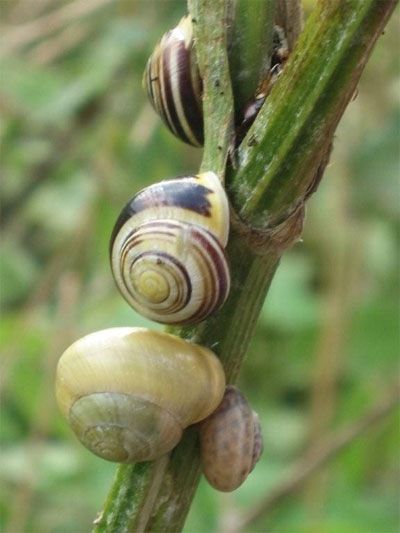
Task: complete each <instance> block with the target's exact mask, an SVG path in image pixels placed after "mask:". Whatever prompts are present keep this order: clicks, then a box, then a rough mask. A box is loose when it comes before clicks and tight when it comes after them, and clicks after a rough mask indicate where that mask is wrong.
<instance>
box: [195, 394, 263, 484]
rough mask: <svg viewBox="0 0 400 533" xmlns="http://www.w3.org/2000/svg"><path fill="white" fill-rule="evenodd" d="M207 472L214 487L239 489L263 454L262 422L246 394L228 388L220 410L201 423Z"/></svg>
mask: <svg viewBox="0 0 400 533" xmlns="http://www.w3.org/2000/svg"><path fill="white" fill-rule="evenodd" d="M199 427H200V429H199V434H200V447H201V461H202V467H203V472H204V474H205V476H206V478H207V480H208V482H209V483H210V485H212V486H213V487H214V488H216V489H217V490H220V491H223V492H230V491H233V490H235V489H237V488H238V487H239V486H240V485H241V484H242V483H243V482H244V480H245V479H246V478H247V476H248V474H249V473H250V472H251V471H252V470H253V468H254V466H255V464H256V463H257V461H258V459H259V458H260V455H261V453H262V451H263V444H262V436H261V428H260V422H259V418H258V415H257V413H255V412H254V411H253V410H252V409H251V407H250V405H249V403H248V401H247V400H246V398H245V397H244V395H243V394H242V393H241V392H240V391H239V390H238V389H237V388H236V387H233V386H229V387H227V388H226V392H225V395H224V397H223V399H222V401H221V403H220V404H219V406H218V407H217V409H216V410H215V411H214V412H213V413H212V414H211V415H210V416H209V417H207V418H206V419H205V420H203V421H202V422H201V423H200V424H199Z"/></svg>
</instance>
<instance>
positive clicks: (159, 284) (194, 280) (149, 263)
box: [110, 172, 230, 324]
mask: <svg viewBox="0 0 400 533" xmlns="http://www.w3.org/2000/svg"><path fill="white" fill-rule="evenodd" d="M228 231H229V208H228V200H227V197H226V193H225V191H224V189H223V187H222V185H221V183H220V181H219V179H218V177H217V175H216V174H214V173H213V172H204V173H202V174H199V175H197V176H185V177H182V178H180V179H175V180H167V181H161V182H159V183H156V184H154V185H151V186H150V187H146V188H145V189H143V190H142V191H141V192H139V193H138V194H137V195H136V196H134V197H133V198H132V200H131V201H130V202H129V203H128V204H127V205H126V206H125V208H124V209H123V211H122V213H121V215H120V216H119V218H118V220H117V222H116V224H115V227H114V230H113V233H112V236H111V241H110V259H111V269H112V273H113V276H114V279H115V282H116V284H117V287H118V289H119V290H120V292H121V294H122V295H123V296H124V298H125V299H126V300H127V302H128V303H129V304H130V305H131V306H132V307H133V308H134V309H135V310H136V311H138V312H139V313H141V314H142V315H144V316H146V317H148V318H150V319H151V320H155V321H156V322H161V323H163V324H191V323H195V322H200V321H201V320H204V319H205V318H206V317H207V316H208V315H209V314H210V313H211V312H212V311H214V310H215V309H216V308H217V307H219V306H220V305H221V304H222V303H223V302H224V301H225V299H226V297H227V295H228V292H229V288H230V273H229V265H228V261H227V258H226V254H225V251H224V247H225V245H226V243H227V240H228Z"/></svg>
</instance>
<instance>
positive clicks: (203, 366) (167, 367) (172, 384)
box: [56, 327, 225, 463]
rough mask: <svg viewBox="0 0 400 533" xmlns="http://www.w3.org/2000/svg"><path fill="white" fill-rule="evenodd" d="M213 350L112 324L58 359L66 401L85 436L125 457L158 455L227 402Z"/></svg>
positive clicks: (61, 398)
mask: <svg viewBox="0 0 400 533" xmlns="http://www.w3.org/2000/svg"><path fill="white" fill-rule="evenodd" d="M224 390H225V376H224V371H223V369H222V366H221V363H220V362H219V359H218V358H217V357H216V356H215V355H214V354H213V352H211V351H210V350H208V349H206V348H203V347H201V346H198V345H196V344H191V343H189V342H186V341H184V340H182V339H180V338H179V337H176V336H174V335H169V334H167V333H161V332H156V331H151V330H148V329H145V328H128V327H125V328H112V329H107V330H103V331H97V332H96V333H92V334H90V335H87V336H85V337H83V338H81V339H80V340H78V341H76V342H75V343H74V344H72V345H71V346H70V347H69V348H68V349H67V350H66V351H65V352H64V354H63V355H62V356H61V358H60V360H59V362H58V366H57V376H56V396H57V402H58V405H59V408H60V410H61V412H62V414H63V415H64V417H65V418H66V419H67V421H68V423H69V424H70V426H71V428H72V430H73V431H74V432H75V434H76V436H77V437H78V439H79V440H80V441H81V442H82V443H83V444H84V445H85V446H86V447H87V448H89V450H91V451H92V452H93V453H95V454H96V455H98V456H100V457H102V458H104V459H107V460H110V461H117V462H125V463H130V462H136V461H148V460H153V459H155V458H157V457H160V456H161V455H163V454H165V453H167V452H169V451H170V450H171V449H172V448H174V447H175V446H176V444H177V443H178V442H179V440H180V438H181V436H182V431H183V429H184V428H186V427H187V426H189V425H190V424H194V423H196V422H198V421H200V420H202V419H203V418H205V417H207V416H208V415H209V414H210V413H211V412H212V411H213V410H214V409H215V408H216V406H217V405H218V403H219V402H220V401H221V398H222V396H223V394H224Z"/></svg>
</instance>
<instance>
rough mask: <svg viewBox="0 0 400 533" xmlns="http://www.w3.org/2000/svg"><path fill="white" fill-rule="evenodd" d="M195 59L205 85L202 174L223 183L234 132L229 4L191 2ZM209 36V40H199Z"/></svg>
mask: <svg viewBox="0 0 400 533" xmlns="http://www.w3.org/2000/svg"><path fill="white" fill-rule="evenodd" d="M188 4H189V10H190V14H191V16H192V21H193V33H194V38H195V43H196V57H197V62H198V64H199V68H200V72H201V77H202V81H203V116H204V153H203V160H202V164H201V170H213V171H214V172H215V173H216V174H218V175H219V176H220V179H221V180H222V181H223V179H224V176H225V166H226V160H227V157H228V149H229V145H230V142H231V138H232V129H233V97H232V88H231V80H230V77H229V64H228V54H227V27H226V17H227V2H226V0H202V1H200V0H189V1H188ZM199 35H200V36H204V35H207V39H204V38H200V39H199V38H198V36H199Z"/></svg>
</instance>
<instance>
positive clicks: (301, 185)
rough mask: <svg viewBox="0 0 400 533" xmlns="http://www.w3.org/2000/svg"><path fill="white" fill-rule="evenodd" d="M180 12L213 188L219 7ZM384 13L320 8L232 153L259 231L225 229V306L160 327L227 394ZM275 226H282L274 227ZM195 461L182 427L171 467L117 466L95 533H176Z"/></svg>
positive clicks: (223, 100)
mask: <svg viewBox="0 0 400 533" xmlns="http://www.w3.org/2000/svg"><path fill="white" fill-rule="evenodd" d="M189 5H190V11H191V14H192V17H193V19H194V33H195V38H196V49H197V51H198V58H199V63H200V72H201V74H202V77H203V90H204V105H203V110H204V121H205V147H204V158H203V163H202V166H201V168H202V169H203V170H211V169H212V170H214V171H215V172H217V173H218V174H219V176H220V177H221V179H223V176H224V172H225V165H226V161H227V157H228V151H229V149H230V145H231V141H232V130H233V103H232V91H231V88H230V79H229V69H228V67H229V65H228V61H227V53H226V29H225V16H226V9H227V6H226V2H225V0H203V1H202V0H189ZM394 6H395V0H385V1H379V2H377V1H376V0H363V1H361V2H360V1H359V0H347V1H344V0H326V1H325V2H319V3H318V5H317V7H316V10H315V14H314V15H313V16H312V17H311V18H310V20H309V22H308V24H307V28H306V31H305V34H304V36H303V37H302V38H301V42H299V44H298V46H297V47H296V48H295V50H294V52H293V57H292V59H291V60H290V61H289V64H288V66H287V67H286V68H285V72H284V73H283V75H282V77H281V79H280V80H279V82H278V83H277V85H276V87H275V88H274V90H273V92H272V93H271V95H270V96H269V97H268V99H267V101H266V104H265V105H264V106H263V109H262V111H261V112H260V114H259V116H258V117H257V120H256V121H255V123H254V125H253V126H252V128H251V130H250V131H249V134H248V135H247V137H246V138H245V140H244V142H243V143H242V145H241V147H240V149H239V154H238V164H239V168H238V171H237V173H236V174H234V173H232V174H231V175H230V176H229V177H230V181H229V185H230V194H231V198H232V199H233V201H234V205H235V206H236V207H237V212H238V213H239V214H240V216H241V218H242V219H243V220H246V222H249V223H250V226H252V225H255V224H256V225H258V226H261V227H264V228H265V227H268V228H269V230H268V231H267V232H264V233H262V234H261V233H259V232H257V231H254V227H253V228H246V227H244V226H242V225H241V223H240V222H238V221H237V220H236V219H234V221H233V224H232V227H231V235H230V239H229V244H228V249H227V253H228V257H229V258H230V261H231V273H232V288H231V293H230V295H229V298H228V300H227V302H226V303H225V305H224V306H223V308H222V309H220V310H219V312H217V313H215V315H213V316H212V317H210V318H209V319H208V320H207V321H205V322H203V323H201V324H200V325H198V326H193V327H185V328H168V331H170V332H173V333H174V334H179V335H180V336H181V337H183V338H185V339H187V340H189V341H192V342H198V343H200V344H203V345H205V346H208V347H210V348H211V349H212V350H213V351H215V352H216V353H217V354H218V355H219V356H220V358H221V361H222V362H223V364H224V368H225V372H226V376H227V382H228V383H233V382H234V381H235V379H236V377H237V374H238V372H239V368H240V365H241V363H242V360H243V357H244V354H245V352H246V349H247V346H248V342H249V340H250V338H251V335H252V333H253V330H254V327H255V324H256V321H257V317H258V314H259V311H260V309H261V306H262V304H263V301H264V298H265V295H266V293H267V290H268V287H269V285H270V283H271V280H272V278H273V275H274V273H275V270H276V267H277V265H278V262H279V258H280V256H281V254H282V252H283V251H284V249H285V248H286V247H287V246H289V245H290V244H291V243H293V242H295V241H296V240H297V239H298V237H299V234H300V232H301V226H302V208H301V206H302V204H303V202H304V199H305V197H306V196H308V192H309V188H310V184H311V182H312V180H313V179H314V176H315V174H316V170H317V169H318V168H319V172H318V174H319V176H318V177H320V176H321V175H322V172H323V168H324V165H325V164H326V162H327V156H326V154H327V151H328V147H329V146H330V145H331V142H332V136H333V133H334V130H335V128H336V125H337V123H338V121H339V119H340V117H341V115H342V113H343V111H344V109H345V106H346V104H347V102H348V101H349V99H350V97H351V95H352V94H353V91H354V88H355V86H356V83H357V81H358V79H359V77H360V74H361V71H362V69H363V67H364V65H365V63H366V60H367V58H368V56H369V54H370V52H371V49H372V46H373V44H374V43H375V41H376V39H377V37H378V36H379V34H380V32H381V31H382V28H383V27H384V25H385V23H386V21H387V20H388V18H389V16H390V13H391V12H392V10H393V9H394ZM292 23H293V21H292ZM299 24H300V22H299ZM243 46H245V43H243ZM286 69H287V72H286ZM221 93H223V94H221ZM289 215H290V216H289ZM280 220H283V221H284V223H283V224H281V226H280V227H276V226H277V222H279V221H280ZM198 451H199V450H198V442H197V432H196V428H193V427H192V428H189V429H188V430H186V431H185V433H184V437H183V439H182V441H181V442H180V444H179V445H178V446H177V447H176V448H175V450H173V452H172V453H171V454H170V456H166V457H165V458H162V459H160V460H159V461H155V462H153V463H149V462H147V463H139V464H135V465H132V466H125V465H124V466H121V467H120V468H119V470H118V473H117V478H116V480H115V482H114V485H113V487H112V489H111V492H110V495H109V498H108V500H107V504H106V507H105V510H104V512H103V515H102V517H101V518H100V519H99V520H98V521H97V526H96V528H95V531H96V532H106V531H113V533H118V532H128V531H132V530H134V531H142V530H143V531H149V532H150V531H163V532H169V531H171V532H172V531H174V532H176V531H180V530H181V529H182V527H183V524H184V521H185V518H186V515H187V512H188V510H189V507H190V503H191V501H192V498H193V496H194V493H195V490H196V487H197V482H198V480H199V477H200V465H199V453H198ZM164 461H165V463H166V464H165V465H164ZM160 464H161V466H160ZM164 467H165V470H164V471H163V472H162V468H164ZM160 472H161V473H160ZM160 477H162V479H161V482H160ZM149 494H150V495H151V500H150V504H149V500H146V499H147V496H148V495H149Z"/></svg>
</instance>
